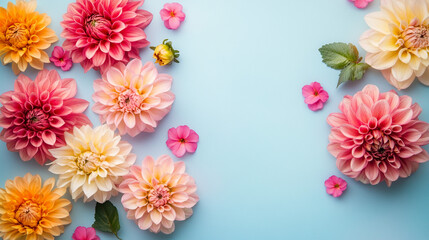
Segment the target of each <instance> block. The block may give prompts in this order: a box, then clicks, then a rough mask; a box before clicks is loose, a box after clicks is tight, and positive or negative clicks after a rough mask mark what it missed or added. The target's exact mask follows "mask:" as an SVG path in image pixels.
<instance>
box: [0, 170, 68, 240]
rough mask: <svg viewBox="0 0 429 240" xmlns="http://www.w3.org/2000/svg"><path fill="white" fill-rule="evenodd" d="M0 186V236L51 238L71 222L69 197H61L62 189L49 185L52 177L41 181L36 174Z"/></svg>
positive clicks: (12, 239)
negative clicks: (3, 186) (2, 186)
mask: <svg viewBox="0 0 429 240" xmlns="http://www.w3.org/2000/svg"><path fill="white" fill-rule="evenodd" d="M5 185H6V186H5V189H3V188H0V238H2V239H4V240H43V239H49V240H53V239H54V237H57V236H59V235H61V234H62V233H63V232H64V225H67V224H70V223H71V218H70V211H71V209H72V205H71V203H70V201H69V200H67V199H64V198H61V197H62V196H63V195H64V193H65V192H66V190H65V189H64V188H57V189H53V188H54V185H55V179H54V178H50V179H48V180H46V181H45V182H44V183H43V185H42V179H41V178H40V176H39V175H34V176H33V175H31V174H30V173H27V174H26V175H25V176H24V177H16V178H15V179H14V180H13V181H12V180H8V181H7V182H6V184H5Z"/></svg>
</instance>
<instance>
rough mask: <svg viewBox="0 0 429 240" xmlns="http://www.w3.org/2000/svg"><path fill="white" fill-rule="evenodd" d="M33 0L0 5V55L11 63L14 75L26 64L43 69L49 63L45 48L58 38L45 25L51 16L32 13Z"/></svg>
mask: <svg viewBox="0 0 429 240" xmlns="http://www.w3.org/2000/svg"><path fill="white" fill-rule="evenodd" d="M36 6H37V3H36V0H30V1H28V2H27V1H24V0H16V5H15V4H13V3H12V2H9V3H8V4H7V9H5V8H2V7H0V56H1V58H2V63H3V65H6V64H8V63H12V70H13V72H14V73H15V74H17V75H18V74H19V73H20V72H24V71H25V69H27V66H28V64H30V66H32V67H33V68H35V69H38V70H42V69H43V64H44V63H49V56H48V54H46V52H44V51H43V50H44V49H47V48H49V46H51V44H52V43H54V42H56V41H58V37H57V36H56V35H55V32H54V31H53V30H52V29H50V28H48V27H47V26H48V25H49V24H50V23H51V18H50V17H49V16H48V15H46V14H40V13H39V12H35V10H36Z"/></svg>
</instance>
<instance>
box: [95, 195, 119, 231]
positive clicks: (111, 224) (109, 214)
mask: <svg viewBox="0 0 429 240" xmlns="http://www.w3.org/2000/svg"><path fill="white" fill-rule="evenodd" d="M94 218H95V222H94V223H93V224H92V227H93V228H95V229H97V230H100V231H102V232H110V233H113V234H114V235H115V236H116V237H117V238H118V239H120V238H119V237H118V231H119V229H120V228H121V226H120V224H119V216H118V209H116V207H115V206H114V205H113V204H112V203H111V202H110V201H106V202H105V203H102V204H101V203H97V205H96V206H95V215H94Z"/></svg>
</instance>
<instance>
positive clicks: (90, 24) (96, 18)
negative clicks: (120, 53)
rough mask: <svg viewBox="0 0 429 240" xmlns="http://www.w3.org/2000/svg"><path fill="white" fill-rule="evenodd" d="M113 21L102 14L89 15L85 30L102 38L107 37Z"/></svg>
mask: <svg viewBox="0 0 429 240" xmlns="http://www.w3.org/2000/svg"><path fill="white" fill-rule="evenodd" d="M110 28H111V23H110V21H109V20H107V19H105V18H104V17H103V16H101V15H100V14H97V13H95V14H92V15H89V16H88V17H87V18H86V19H85V32H86V34H87V35H88V36H90V37H92V38H94V39H97V40H101V39H106V38H107V37H108V35H109V34H110V31H111V29H110Z"/></svg>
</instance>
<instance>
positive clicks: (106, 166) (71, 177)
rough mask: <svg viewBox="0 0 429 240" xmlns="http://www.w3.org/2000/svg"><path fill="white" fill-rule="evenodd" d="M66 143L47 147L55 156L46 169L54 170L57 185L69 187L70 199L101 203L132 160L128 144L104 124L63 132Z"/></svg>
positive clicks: (107, 198)
mask: <svg viewBox="0 0 429 240" xmlns="http://www.w3.org/2000/svg"><path fill="white" fill-rule="evenodd" d="M65 140H66V146H64V147H60V148H57V149H51V150H49V151H50V152H51V154H52V155H53V156H54V158H56V160H55V161H53V162H52V163H51V165H52V166H50V167H49V171H51V172H52V173H54V174H58V175H59V178H58V183H57V186H58V187H70V193H71V195H72V198H73V199H74V200H77V199H79V198H80V197H82V196H83V197H84V199H83V201H84V202H86V201H91V200H92V199H94V200H95V201H97V202H99V203H103V202H105V201H107V200H109V199H110V197H111V196H114V195H117V193H118V191H117V186H116V185H117V184H119V183H121V181H122V176H125V175H126V174H128V172H129V169H130V167H131V166H132V165H133V164H134V162H135V161H136V155H135V154H132V153H130V152H131V149H132V146H131V144H129V143H128V142H125V141H121V137H120V136H119V135H115V134H114V132H113V130H111V129H110V128H109V126H107V125H102V126H99V127H96V128H92V127H90V126H89V125H85V126H83V127H80V128H77V127H75V128H74V129H73V134H71V133H65Z"/></svg>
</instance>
